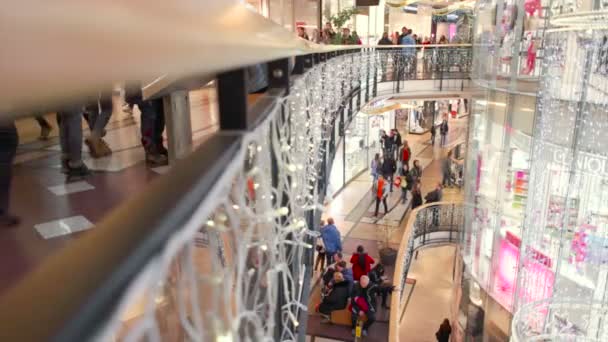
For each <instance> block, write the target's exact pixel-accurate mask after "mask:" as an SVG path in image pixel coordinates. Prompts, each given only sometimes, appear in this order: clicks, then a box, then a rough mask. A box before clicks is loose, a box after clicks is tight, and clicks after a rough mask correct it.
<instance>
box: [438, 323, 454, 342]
mask: <svg viewBox="0 0 608 342" xmlns="http://www.w3.org/2000/svg"><path fill="white" fill-rule="evenodd" d="M450 334H452V327H451V326H450V320H448V319H447V318H446V319H444V320H443V323H441V325H440V326H439V330H437V332H436V333H435V337H436V338H437V342H449V341H450Z"/></svg>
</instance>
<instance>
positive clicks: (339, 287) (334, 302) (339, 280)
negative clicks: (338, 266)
mask: <svg viewBox="0 0 608 342" xmlns="http://www.w3.org/2000/svg"><path fill="white" fill-rule="evenodd" d="M348 296H349V289H348V282H346V281H344V276H343V275H342V273H340V272H334V279H333V285H332V287H331V289H330V290H329V292H328V293H327V295H325V297H323V299H322V300H321V303H320V304H319V305H318V306H317V311H318V312H320V313H321V316H322V317H323V321H322V322H323V323H328V322H329V320H330V315H331V312H332V311H336V310H342V309H344V308H346V306H347V304H348Z"/></svg>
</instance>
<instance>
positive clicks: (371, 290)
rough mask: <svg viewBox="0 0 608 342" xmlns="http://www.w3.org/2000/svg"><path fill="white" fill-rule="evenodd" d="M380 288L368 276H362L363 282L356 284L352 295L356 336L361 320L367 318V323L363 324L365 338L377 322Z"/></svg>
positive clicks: (353, 332) (353, 323) (353, 322)
mask: <svg viewBox="0 0 608 342" xmlns="http://www.w3.org/2000/svg"><path fill="white" fill-rule="evenodd" d="M377 290H378V287H377V286H376V284H373V283H371V282H370V281H369V277H368V276H362V277H361V280H359V282H358V283H357V284H355V288H354V289H353V292H352V295H351V315H352V316H351V319H352V326H351V327H352V328H353V330H352V334H353V336H354V335H355V328H356V327H357V321H358V320H359V318H363V317H364V316H367V321H365V323H364V324H363V332H362V334H363V336H367V330H368V329H369V327H370V326H371V325H372V323H374V321H375V320H376V307H375V304H376V293H377Z"/></svg>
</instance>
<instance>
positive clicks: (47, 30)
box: [0, 0, 470, 341]
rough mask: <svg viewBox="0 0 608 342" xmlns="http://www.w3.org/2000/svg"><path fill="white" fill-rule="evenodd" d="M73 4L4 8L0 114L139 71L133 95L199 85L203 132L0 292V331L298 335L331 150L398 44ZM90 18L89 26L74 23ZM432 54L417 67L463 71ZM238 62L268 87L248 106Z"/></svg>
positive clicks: (219, 13)
mask: <svg viewBox="0 0 608 342" xmlns="http://www.w3.org/2000/svg"><path fill="white" fill-rule="evenodd" d="M74 4H75V3H74V2H70V1H61V0H60V1H57V2H54V4H53V11H49V12H44V15H37V13H38V11H43V9H42V8H40V6H32V4H31V2H30V1H20V2H16V1H15V2H13V3H12V4H11V5H10V8H11V10H12V11H13V12H12V13H13V15H12V16H10V18H7V20H8V21H7V22H5V23H4V24H6V27H7V30H4V31H3V32H2V34H0V36H3V37H11V39H10V40H9V41H8V42H7V44H4V45H3V51H5V52H7V53H8V52H10V56H8V55H7V56H3V57H5V58H2V59H0V66H1V68H0V70H3V72H4V71H6V73H4V75H3V79H2V81H0V82H1V83H0V89H1V90H3V91H1V92H0V99H1V100H2V101H0V111H2V112H3V113H11V114H12V115H13V116H16V115H20V114H23V115H27V113H30V112H31V111H32V110H37V109H46V110H53V109H54V108H59V107H60V106H62V105H64V104H66V103H73V102H74V101H77V100H78V99H81V98H82V97H83V96H87V95H91V94H95V93H96V92H97V89H99V88H100V87H102V86H104V85H106V84H110V83H112V82H113V81H115V80H116V79H128V80H149V79H154V80H155V81H153V82H148V83H147V84H148V85H147V86H145V87H144V95H145V96H146V97H147V98H156V97H161V96H165V95H166V94H168V93H170V92H171V91H173V90H188V89H193V87H196V86H198V85H199V84H200V81H201V80H208V79H215V80H216V84H217V91H218V101H219V116H220V117H219V121H220V130H219V132H217V133H214V134H212V135H211V136H210V137H209V138H208V139H207V140H206V141H205V142H204V143H203V144H202V145H201V146H200V147H199V148H198V149H197V150H196V151H194V152H193V153H192V154H190V155H189V156H187V157H186V158H185V159H183V160H179V161H177V162H176V163H174V164H173V165H172V168H171V170H170V171H169V173H168V174H166V175H165V176H163V177H160V178H159V179H158V180H156V181H155V182H154V183H152V184H151V185H150V186H149V187H148V189H147V190H146V191H144V192H142V193H139V194H135V195H134V196H133V198H132V199H129V200H128V201H126V202H125V203H122V204H121V205H120V207H119V208H118V209H116V210H115V211H113V212H112V213H110V214H109V215H107V217H105V218H104V219H103V220H102V221H101V222H99V223H98V224H97V225H96V228H95V229H94V230H92V231H91V232H89V233H87V234H86V235H84V236H83V237H81V238H79V239H78V240H75V241H73V242H71V243H70V244H68V245H67V246H66V247H65V248H63V249H62V250H60V251H59V252H57V253H56V254H55V255H52V256H51V257H49V258H48V259H47V260H45V262H44V263H43V264H42V266H40V267H39V269H37V270H35V271H34V272H33V273H32V274H30V275H29V276H28V277H26V278H25V279H24V280H23V281H22V282H20V283H19V284H18V285H17V286H16V287H15V288H13V289H11V290H10V291H8V292H7V293H6V294H5V295H3V296H2V298H0V305H1V306H2V307H3V308H14V309H11V310H0V319H1V320H2V322H3V324H2V327H1V328H0V340H2V341H43V340H58V341H85V340H91V339H99V340H102V341H108V340H127V341H139V340H143V339H149V340H169V341H173V340H177V341H181V340H196V341H211V340H212V341H222V340H237V341H238V340H246V339H249V340H254V341H270V340H281V341H283V340H288V341H291V340H296V339H302V338H303V336H304V334H305V329H302V328H301V327H306V318H307V315H306V305H305V303H307V301H308V292H309V291H308V290H309V288H308V286H309V283H310V282H309V279H310V276H311V267H310V266H311V265H312V255H313V253H312V250H311V246H312V242H313V240H314V237H315V236H316V234H317V233H316V228H317V227H316V224H315V223H316V222H319V218H320V214H321V213H320V210H321V208H320V204H321V203H323V199H324V195H325V192H326V187H327V179H328V178H329V170H331V162H332V160H333V153H334V152H335V144H336V142H337V141H338V140H339V136H340V135H343V134H344V132H343V128H344V127H345V126H344V124H345V123H346V122H348V120H349V119H350V116H352V115H353V114H354V113H356V110H357V109H359V107H360V106H361V103H362V102H363V103H367V102H368V101H370V100H371V99H372V98H373V97H374V96H376V93H377V86H378V83H379V82H382V81H390V80H389V79H388V78H387V77H386V76H385V74H386V72H387V71H388V70H389V65H388V64H387V63H388V61H389V60H393V61H394V62H393V66H396V67H395V70H396V71H395V70H394V72H396V73H397V75H405V71H407V70H410V69H407V68H409V65H410V64H407V62H405V63H402V62H401V61H402V59H401V58H402V54H403V50H400V48H398V49H392V50H389V51H386V52H384V51H381V50H382V49H377V48H376V47H359V46H346V47H338V46H314V45H312V44H309V43H307V42H304V41H302V40H299V39H296V38H294V37H292V36H291V34H290V33H286V31H284V30H283V29H282V28H279V27H278V26H276V25H274V24H272V23H270V22H268V21H267V20H265V19H263V18H261V17H259V16H257V15H255V14H253V13H251V12H249V11H248V10H246V9H244V8H243V7H241V6H236V5H230V6H228V5H225V4H216V3H214V2H211V3H209V2H204V3H201V4H200V5H199V4H193V3H191V2H185V1H180V0H178V1H173V2H171V3H170V4H169V5H167V6H160V5H152V4H148V3H145V4H144V3H142V2H140V1H135V2H133V3H132V4H131V3H129V4H122V5H119V4H108V3H107V2H102V1H98V2H95V1H93V2H86V3H78V7H77V8H76V7H73V6H75V5H74ZM7 6H8V5H7ZM154 6H159V7H154ZM132 11H136V12H137V13H138V17H137V18H136V19H134V18H131V19H133V20H131V21H128V22H125V19H126V18H125V13H132ZM91 13H95V25H90V26H87V27H84V28H83V29H82V31H78V30H74V28H75V27H80V25H82V18H83V17H87V16H90V14H91ZM127 17H128V16H127ZM9 21H10V22H9ZM116 23H123V24H124V25H118V26H119V27H120V29H121V30H120V31H117V32H114V31H113V30H114V28H115V27H118V26H117V25H116ZM167 27H171V33H170V34H169V33H168V32H167V31H166V30H167ZM244 31H246V32H248V35H247V36H249V37H256V39H255V40H254V41H250V40H248V39H244V36H245V35H243V32H244ZM233 38H234V40H233ZM9 42H10V43H9ZM36 42H38V43H39V44H40V45H36V44H34V43H36ZM99 42H103V44H98V43H99ZM49 44H51V45H49ZM95 44H98V45H95ZM32 46H36V47H37V48H40V47H41V46H42V47H48V49H49V56H48V59H47V60H45V63H43V64H41V61H40V59H39V58H35V59H32V58H18V57H17V56H21V57H23V56H30V55H39V53H38V51H32V50H31V49H32ZM452 48H453V47H451V46H442V47H441V48H438V49H442V50H441V51H444V52H448V51H450V49H452ZM457 49H459V50H458V51H460V50H461V49H470V48H467V47H463V46H458V47H457ZM210 51H213V52H210ZM426 51H427V50H425V52H423V53H422V52H421V53H422V56H423V58H425V57H424V56H425V54H426V53H427V52H426ZM429 51H430V50H429ZM431 55H432V56H439V57H434V58H435V59H431V63H430V64H429V66H430V67H429V68H428V69H425V67H424V66H421V67H420V68H422V71H421V72H420V73H419V72H418V69H416V71H415V74H416V75H423V74H424V75H438V76H439V78H435V79H439V80H441V79H442V78H441V77H444V76H445V77H447V76H450V75H452V76H454V77H456V76H455V75H456V74H455V73H458V75H460V76H461V77H465V78H466V77H468V75H466V74H462V73H463V72H465V73H466V71H465V70H466V69H458V70H456V69H453V68H452V67H451V65H452V63H453V59H451V57H441V56H443V55H442V54H441V53H437V54H435V53H433V54H428V55H426V56H431ZM445 55H446V56H447V55H451V54H450V53H446V54H445ZM11 56H12V57H11ZM7 57H11V58H7ZM293 57H295V58H293ZM292 59H295V63H293V64H294V66H293V70H292V69H291V67H290V64H292V63H291V62H290V61H291V60H292ZM93 61H94V62H95V63H96V64H95V67H94V68H93V67H91V65H92V63H93ZM97 62H99V63H97ZM252 64H265V65H266V67H267V70H268V73H267V75H265V76H267V79H268V91H267V92H266V93H265V94H264V95H262V96H261V97H260V98H259V99H258V100H257V101H256V102H255V103H253V104H250V103H248V101H247V94H246V83H247V82H246V81H247V72H246V68H248V67H249V66H251V65H252ZM416 68H418V66H417V67H416ZM452 73H454V74H452ZM158 75H162V76H161V77H158ZM383 75H384V76H383ZM404 77H405V76H404ZM433 77H435V76H433ZM400 78H401V76H399V77H396V79H400ZM197 81H198V82H197ZM353 97H357V99H358V100H357V101H352V98H353ZM353 103H356V105H355V106H356V108H353ZM5 116H7V117H8V114H7V115H5ZM441 232H442V231H437V233H441ZM427 237H429V238H432V239H433V240H434V239H436V238H438V237H439V235H433V234H431V235H428V236H427ZM423 240H424V243H431V242H430V241H431V240H428V241H427V240H425V239H423ZM416 241H418V240H415V241H414V243H416Z"/></svg>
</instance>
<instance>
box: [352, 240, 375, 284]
mask: <svg viewBox="0 0 608 342" xmlns="http://www.w3.org/2000/svg"><path fill="white" fill-rule="evenodd" d="M375 262H376V261H375V260H374V259H372V257H370V256H369V255H367V253H365V250H364V249H363V246H361V245H359V246H357V253H356V254H353V256H352V257H351V258H350V263H351V264H353V277H354V278H355V281H359V279H361V277H362V276H364V275H367V274H368V273H369V271H370V270H371V269H372V265H373V264H374V263H375Z"/></svg>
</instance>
